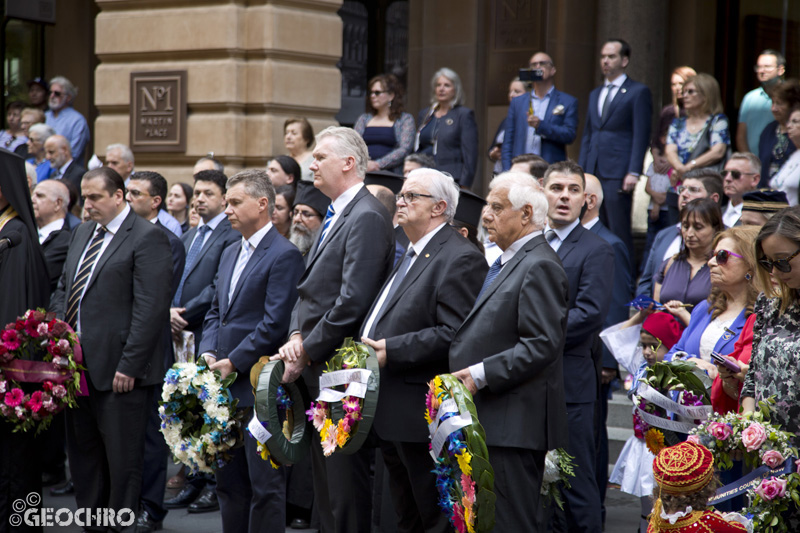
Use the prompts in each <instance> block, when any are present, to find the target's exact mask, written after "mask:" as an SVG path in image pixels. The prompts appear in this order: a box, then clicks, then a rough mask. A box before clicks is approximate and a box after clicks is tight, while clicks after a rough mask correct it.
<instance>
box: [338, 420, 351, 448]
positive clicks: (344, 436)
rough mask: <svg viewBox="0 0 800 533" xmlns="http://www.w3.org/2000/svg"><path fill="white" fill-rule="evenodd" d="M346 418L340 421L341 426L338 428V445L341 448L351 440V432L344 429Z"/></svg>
mask: <svg viewBox="0 0 800 533" xmlns="http://www.w3.org/2000/svg"><path fill="white" fill-rule="evenodd" d="M344 424H345V422H344V418H343V419H341V420H339V425H338V426H337V428H336V445H337V446H338V447H339V448H341V447H342V446H344V445H345V444H347V441H348V440H350V432H349V431H346V430H345V428H344Z"/></svg>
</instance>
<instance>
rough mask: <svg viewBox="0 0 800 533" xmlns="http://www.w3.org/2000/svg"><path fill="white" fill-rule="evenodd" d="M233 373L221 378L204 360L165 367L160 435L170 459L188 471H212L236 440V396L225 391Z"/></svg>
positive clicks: (238, 436) (227, 457) (224, 460)
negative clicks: (169, 452)
mask: <svg viewBox="0 0 800 533" xmlns="http://www.w3.org/2000/svg"><path fill="white" fill-rule="evenodd" d="M234 381H236V373H235V372H233V373H231V374H230V375H228V377H226V378H225V379H221V377H220V373H219V371H218V370H210V369H209V368H208V367H206V365H205V363H204V362H202V361H201V362H200V363H176V364H175V365H173V366H172V368H170V369H169V370H168V371H167V375H166V376H165V377H164V386H163V388H162V390H161V400H159V402H158V403H159V408H158V414H159V417H160V418H161V433H162V434H163V435H164V439H165V440H166V441H167V445H168V446H169V447H170V450H171V451H172V454H173V455H174V456H175V459H176V462H181V463H183V464H185V465H186V466H188V467H189V468H191V469H192V472H197V471H200V472H207V473H212V472H213V471H214V470H216V469H217V468H219V467H221V466H224V465H225V463H227V462H228V461H229V460H230V454H229V453H228V450H230V449H231V448H233V447H234V446H236V444H237V443H239V442H240V441H241V435H242V432H241V421H240V420H238V419H237V418H236V416H235V415H236V405H237V404H238V403H239V400H236V399H234V398H233V395H232V394H231V392H230V390H229V389H230V386H231V384H232V383H233V382H234Z"/></svg>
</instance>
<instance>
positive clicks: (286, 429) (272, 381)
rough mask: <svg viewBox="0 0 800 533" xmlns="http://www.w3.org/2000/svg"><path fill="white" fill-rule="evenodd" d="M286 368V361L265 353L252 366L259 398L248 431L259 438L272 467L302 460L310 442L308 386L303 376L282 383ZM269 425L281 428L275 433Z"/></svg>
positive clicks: (256, 392) (257, 439)
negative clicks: (306, 414)
mask: <svg viewBox="0 0 800 533" xmlns="http://www.w3.org/2000/svg"><path fill="white" fill-rule="evenodd" d="M285 368H286V367H285V364H284V362H283V361H270V360H269V357H267V356H264V357H262V358H261V359H260V360H259V362H258V363H256V364H255V365H253V368H252V369H251V370H250V383H251V384H252V385H253V394H254V395H255V398H256V400H255V409H254V413H253V419H252V420H250V423H249V424H248V425H247V432H248V433H250V435H251V436H252V437H253V438H254V439H256V441H257V442H258V445H257V448H256V449H257V450H258V453H259V455H261V458H262V459H264V460H265V461H269V463H270V465H272V468H279V467H280V465H282V464H284V465H291V464H295V463H297V462H299V461H300V460H302V459H303V457H304V456H305V454H306V453H307V452H308V450H309V447H310V446H311V431H312V430H311V425H310V424H309V423H308V422H307V421H306V418H305V406H306V405H308V403H309V397H308V389H306V386H305V383H304V382H303V378H302V377H299V378H298V379H297V381H295V382H293V383H284V384H281V379H283V372H284V369H285ZM270 428H272V429H273V431H275V429H278V430H279V431H275V433H272V432H271V431H270Z"/></svg>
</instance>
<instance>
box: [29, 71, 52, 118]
mask: <svg viewBox="0 0 800 533" xmlns="http://www.w3.org/2000/svg"><path fill="white" fill-rule="evenodd" d="M49 91H50V85H49V84H48V83H47V80H45V79H44V78H33V79H32V80H31V81H29V82H28V101H29V102H30V106H29V107H35V108H36V109H41V110H42V112H44V111H47V93H48V92H49Z"/></svg>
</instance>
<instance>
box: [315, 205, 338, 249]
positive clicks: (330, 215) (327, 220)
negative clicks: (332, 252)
mask: <svg viewBox="0 0 800 533" xmlns="http://www.w3.org/2000/svg"><path fill="white" fill-rule="evenodd" d="M335 214H336V211H334V210H333V204H330V205H329V206H328V212H327V213H325V220H324V221H323V222H322V231H321V232H320V234H319V243H320V244H322V241H324V240H325V235H327V234H328V228H330V226H331V220H333V215H335Z"/></svg>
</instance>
